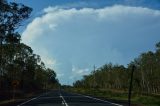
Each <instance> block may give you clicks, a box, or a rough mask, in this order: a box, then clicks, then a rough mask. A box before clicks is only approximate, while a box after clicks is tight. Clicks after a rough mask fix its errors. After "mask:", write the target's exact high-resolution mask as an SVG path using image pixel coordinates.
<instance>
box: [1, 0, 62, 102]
mask: <svg viewBox="0 0 160 106" xmlns="http://www.w3.org/2000/svg"><path fill="white" fill-rule="evenodd" d="M31 11H32V9H31V8H30V7H27V6H25V5H23V4H17V3H14V2H13V3H8V2H7V1H6V0H0V99H2V98H4V97H3V96H4V95H5V96H6V95H8V97H10V96H11V95H9V94H10V93H9V92H10V91H12V90H14V89H16V90H20V91H23V92H31V91H32V92H33V91H37V90H42V89H46V88H47V89H48V88H53V87H54V86H57V85H58V84H59V83H58V80H57V79H56V73H55V72H54V70H52V69H48V68H46V67H45V64H44V63H43V62H42V60H41V58H40V56H39V55H37V54H34V53H33V50H32V49H31V47H29V46H27V45H26V44H23V43H21V36H20V34H19V33H18V32H17V29H18V28H19V27H20V26H21V24H22V22H23V21H24V20H26V19H27V18H29V16H30V14H31Z"/></svg>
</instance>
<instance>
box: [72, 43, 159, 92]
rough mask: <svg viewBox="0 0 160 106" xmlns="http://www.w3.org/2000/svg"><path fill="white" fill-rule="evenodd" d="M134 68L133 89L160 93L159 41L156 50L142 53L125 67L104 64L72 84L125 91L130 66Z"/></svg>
mask: <svg viewBox="0 0 160 106" xmlns="http://www.w3.org/2000/svg"><path fill="white" fill-rule="evenodd" d="M133 65H135V67H136V69H135V71H134V76H133V91H134V92H136V93H139V94H142V93H143V94H160V42H159V43H157V44H156V51H155V52H153V51H148V52H146V53H142V54H141V55H140V56H139V57H138V58H136V59H134V60H133V61H132V62H130V63H129V64H128V66H127V67H125V66H123V65H113V64H112V63H109V64H105V65H103V66H102V67H100V68H98V69H96V70H94V71H92V73H91V74H89V75H85V76H83V79H81V80H78V81H76V82H75V83H74V84H73V85H74V87H77V88H100V89H115V90H123V91H127V90H128V88H129V81H130V77H131V70H132V66H133Z"/></svg>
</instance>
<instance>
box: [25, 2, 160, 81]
mask: <svg viewBox="0 0 160 106" xmlns="http://www.w3.org/2000/svg"><path fill="white" fill-rule="evenodd" d="M159 28H160V11H159V10H153V9H149V8H142V7H130V6H122V5H115V6H110V7H105V8H99V9H95V8H81V9H76V8H69V9H65V8H60V7H58V6H57V7H48V8H45V9H44V14H43V15H42V16H40V17H36V18H35V19H34V20H33V21H32V22H31V23H30V24H28V26H27V28H26V29H25V31H24V32H23V34H22V41H23V42H24V43H26V44H28V45H30V46H31V47H32V48H33V50H35V52H36V53H37V54H39V55H41V57H42V60H43V61H44V62H45V63H46V65H47V66H49V67H53V68H54V69H55V71H56V72H57V74H58V77H59V78H60V79H59V80H60V81H61V82H62V83H67V82H68V81H69V82H70V83H71V82H73V78H74V77H76V78H77V79H79V78H81V77H82V75H86V74H88V73H89V72H90V71H91V70H92V69H93V65H94V64H95V65H97V66H98V67H99V66H101V65H103V64H105V63H107V62H113V63H119V64H124V65H126V64H127V63H129V62H130V61H131V60H133V58H135V57H137V56H138V55H139V54H140V53H141V52H144V51H147V50H153V48H154V44H155V43H156V42H158V40H159V39H160V36H159V33H160V30H159ZM73 66H74V67H73Z"/></svg>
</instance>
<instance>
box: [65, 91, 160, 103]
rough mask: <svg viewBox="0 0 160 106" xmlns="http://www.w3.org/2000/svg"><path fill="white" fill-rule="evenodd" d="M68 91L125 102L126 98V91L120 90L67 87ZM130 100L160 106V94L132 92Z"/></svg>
mask: <svg viewBox="0 0 160 106" xmlns="http://www.w3.org/2000/svg"><path fill="white" fill-rule="evenodd" d="M68 91H70V92H76V93H81V94H85V95H86V94H87V95H91V96H96V97H103V98H106V99H113V100H122V101H126V102H127V100H128V91H122V90H110V89H107V90H106V89H84V88H72V89H68ZM131 101H132V103H134V104H141V105H144V106H160V95H147V96H146V95H139V94H137V93H133V94H132V100H131Z"/></svg>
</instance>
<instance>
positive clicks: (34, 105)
mask: <svg viewBox="0 0 160 106" xmlns="http://www.w3.org/2000/svg"><path fill="white" fill-rule="evenodd" d="M18 106H122V105H119V104H116V103H111V102H109V101H104V100H101V99H97V98H93V97H90V96H85V95H81V94H73V93H68V92H65V91H59V90H55V91H51V92H47V93H44V94H42V95H40V96H38V97H35V98H32V99H31V100H28V101H26V102H24V103H21V104H19V105H18Z"/></svg>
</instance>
